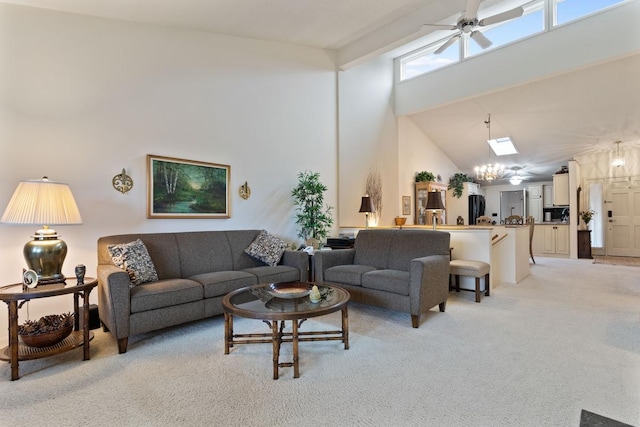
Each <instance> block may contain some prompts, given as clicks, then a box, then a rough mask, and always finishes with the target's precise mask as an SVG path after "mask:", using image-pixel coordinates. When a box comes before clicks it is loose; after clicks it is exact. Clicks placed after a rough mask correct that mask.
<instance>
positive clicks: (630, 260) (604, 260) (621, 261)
mask: <svg viewBox="0 0 640 427" xmlns="http://www.w3.org/2000/svg"><path fill="white" fill-rule="evenodd" d="M593 263H594V264H609V265H626V266H633V267H640V258H634V257H626V256H605V255H595V256H594V257H593Z"/></svg>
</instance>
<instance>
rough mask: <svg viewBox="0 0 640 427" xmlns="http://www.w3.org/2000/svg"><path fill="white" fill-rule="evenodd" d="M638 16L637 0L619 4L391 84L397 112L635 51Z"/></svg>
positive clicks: (410, 111) (401, 113)
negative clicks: (575, 43)
mask: <svg viewBox="0 0 640 427" xmlns="http://www.w3.org/2000/svg"><path fill="white" fill-rule="evenodd" d="M639 15H640V2H638V1H633V2H629V3H626V4H621V5H619V6H618V7H614V8H611V9H610V10H607V11H603V12H601V13H598V14H595V15H592V16H589V17H586V18H583V19H581V20H579V21H576V22H573V23H571V25H563V26H559V27H556V28H554V29H553V30H551V31H548V32H545V33H543V34H540V35H537V36H535V37H529V38H526V39H523V40H520V41H518V42H515V43H513V44H510V45H507V46H503V47H500V48H498V49H496V50H495V51H492V52H491V55H478V56H475V57H472V58H468V59H466V60H465V61H462V62H461V63H459V64H456V65H454V66H451V67H445V68H442V69H440V70H436V71H434V72H431V73H428V74H425V75H423V76H419V77H416V78H413V79H410V80H406V81H404V82H402V83H400V84H398V85H397V87H396V99H395V102H396V114H398V115H399V116H404V115H409V114H413V113H416V112H418V111H421V110H426V109H429V108H433V107H436V106H440V105H444V104H448V103H452V102H455V101H458V100H461V99H468V98H471V97H473V96H476V95H480V94H484V93H489V92H493V91H496V90H501V89H504V88H507V87H513V86H517V85H520V84H523V83H526V82H530V81H534V80H537V79H541V78H544V77H549V76H552V75H556V74H559V73H562V72H566V71H568V70H575V69H579V68H582V67H586V66H589V65H594V64H597V63H599V62H602V61H607V60H611V59H613V58H618V57H623V56H625V55H630V54H634V53H636V52H637V51H638V48H639V43H640V42H639V41H640V27H639V26H638V25H636V22H637V19H638V16H639ZM567 40H580V41H581V43H582V44H583V46H588V48H585V49H576V48H575V46H573V45H571V44H569V45H568V44H567ZM540 58H544V61H541V60H540ZM478 70H482V71H481V73H479V72H478ZM469 76H478V78H469Z"/></svg>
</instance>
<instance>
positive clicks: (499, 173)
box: [474, 114, 504, 181]
mask: <svg viewBox="0 0 640 427" xmlns="http://www.w3.org/2000/svg"><path fill="white" fill-rule="evenodd" d="M484 124H485V125H487V129H489V140H490V139H491V114H489V115H488V116H487V120H485V121H484ZM489 156H491V147H489ZM474 170H475V172H476V178H477V179H478V180H480V181H493V180H494V179H498V178H502V177H503V176H504V165H503V164H500V163H487V164H486V165H481V166H476V167H475V169H474Z"/></svg>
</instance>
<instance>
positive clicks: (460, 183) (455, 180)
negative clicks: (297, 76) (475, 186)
mask: <svg viewBox="0 0 640 427" xmlns="http://www.w3.org/2000/svg"><path fill="white" fill-rule="evenodd" d="M465 182H473V178H469V177H468V176H467V174H465V173H456V174H455V175H453V176H452V177H450V178H449V186H448V187H447V189H449V190H453V196H454V197H456V198H458V199H459V198H460V197H462V190H463V188H464V183H465Z"/></svg>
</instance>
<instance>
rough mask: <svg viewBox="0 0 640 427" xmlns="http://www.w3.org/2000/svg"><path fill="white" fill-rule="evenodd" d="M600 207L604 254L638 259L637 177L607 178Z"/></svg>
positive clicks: (639, 202) (639, 181) (639, 194)
mask: <svg viewBox="0 0 640 427" xmlns="http://www.w3.org/2000/svg"><path fill="white" fill-rule="evenodd" d="M607 184H608V185H607V198H606V200H605V203H604V206H605V209H606V212H605V218H604V219H605V229H606V254H607V255H612V256H630V257H631V256H632V257H638V256H640V177H624V178H610V179H608V182H607Z"/></svg>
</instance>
